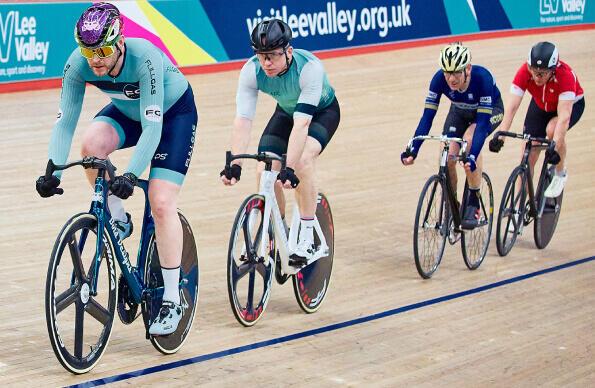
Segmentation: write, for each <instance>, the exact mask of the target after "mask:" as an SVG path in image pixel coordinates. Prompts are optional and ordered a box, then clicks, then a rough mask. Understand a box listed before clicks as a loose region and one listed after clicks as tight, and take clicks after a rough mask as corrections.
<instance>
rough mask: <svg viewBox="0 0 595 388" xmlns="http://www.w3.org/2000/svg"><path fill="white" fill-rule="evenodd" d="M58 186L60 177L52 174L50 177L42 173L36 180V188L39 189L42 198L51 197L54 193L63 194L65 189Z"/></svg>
mask: <svg viewBox="0 0 595 388" xmlns="http://www.w3.org/2000/svg"><path fill="white" fill-rule="evenodd" d="M58 186H60V179H59V178H58V177H57V176H54V175H51V176H50V177H49V178H46V176H45V175H42V176H40V177H39V178H37V181H35V190H37V192H38V193H39V195H40V196H41V197H42V198H47V197H51V196H52V195H54V194H58V195H62V194H63V193H64V190H63V189H61V188H59V187H58Z"/></svg>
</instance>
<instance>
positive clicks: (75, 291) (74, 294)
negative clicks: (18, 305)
mask: <svg viewBox="0 0 595 388" xmlns="http://www.w3.org/2000/svg"><path fill="white" fill-rule="evenodd" d="M98 247H99V249H100V250H101V252H99V257H100V260H99V261H96V260H95V257H96V255H97V249H98ZM94 289H95V290H94ZM116 302H117V284H116V268H115V258H114V252H113V250H112V244H110V242H109V236H108V234H107V231H106V232H104V233H103V239H102V241H97V218H96V217H95V216H94V215H92V214H88V213H81V214H78V215H76V216H74V217H72V218H71V219H70V220H69V221H68V222H67V223H66V225H64V227H63V228H62V231H61V232H60V234H59V235H58V238H57V239H56V242H55V244H54V248H53V250H52V255H51V257H50V262H49V266H48V272H47V278H46V289H45V312H46V323H47V329H48V334H49V338H50V343H51V344H52V349H53V350H54V353H55V354H56V357H57V358H58V361H59V362H60V364H62V366H63V367H64V368H66V370H68V371H70V372H72V373H75V374H80V373H85V372H88V371H89V370H91V369H92V368H93V367H94V366H95V365H96V364H97V363H98V362H99V360H100V359H101V356H102V355H103V353H104V351H105V349H106V347H107V345H108V343H109V339H110V336H111V332H112V325H113V323H114V316H115V309H116Z"/></svg>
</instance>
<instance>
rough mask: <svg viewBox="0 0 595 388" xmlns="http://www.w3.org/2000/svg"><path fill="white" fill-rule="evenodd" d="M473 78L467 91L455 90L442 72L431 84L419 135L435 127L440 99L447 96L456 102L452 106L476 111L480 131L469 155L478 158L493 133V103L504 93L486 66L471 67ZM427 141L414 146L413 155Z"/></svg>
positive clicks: (477, 129) (416, 134) (474, 136)
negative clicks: (489, 135) (491, 123)
mask: <svg viewBox="0 0 595 388" xmlns="http://www.w3.org/2000/svg"><path fill="white" fill-rule="evenodd" d="M470 77H471V79H470V81H469V86H468V87H467V89H466V90H465V91H462V92H460V91H458V90H452V89H451V88H450V87H449V86H448V83H447V82H446V79H445V78H444V73H443V72H442V70H438V71H437V72H436V74H434V77H432V81H431V82H430V90H429V91H428V95H427V97H426V104H425V108H424V113H423V115H422V117H421V119H420V120H419V124H418V126H417V129H416V130H415V136H423V135H427V134H428V133H429V132H430V128H431V127H432V122H433V121H434V117H435V116H436V112H437V110H438V105H439V104H440V97H441V96H442V95H443V94H444V95H445V96H446V97H448V99H450V100H451V101H452V104H453V105H454V106H455V107H456V108H458V109H462V110H466V111H476V112H477V115H476V124H477V126H476V128H475V133H474V135H473V142H472V144H471V150H470V152H469V155H473V156H474V157H475V158H476V159H477V157H478V156H479V152H480V151H481V148H482V147H483V143H484V141H485V139H486V137H487V136H488V134H489V133H490V131H491V125H490V117H491V116H492V108H493V104H495V103H496V102H498V100H500V98H501V96H500V90H499V89H498V86H496V80H495V79H494V77H493V76H492V73H490V71H489V70H488V69H486V68H485V67H483V66H479V65H473V66H472V67H471V75H470ZM422 143H423V141H421V140H420V141H415V142H414V143H413V149H412V151H413V153H415V154H417V153H418V152H419V148H420V147H421V144H422Z"/></svg>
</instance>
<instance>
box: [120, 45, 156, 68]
mask: <svg viewBox="0 0 595 388" xmlns="http://www.w3.org/2000/svg"><path fill="white" fill-rule="evenodd" d="M125 44H126V60H127V61H128V63H130V64H131V65H138V64H139V63H141V64H144V63H146V61H147V60H151V59H153V60H155V59H159V58H163V57H164V56H165V54H164V53H163V51H162V50H161V49H160V48H159V47H157V46H155V45H154V44H153V43H151V42H150V41H148V40H146V39H143V38H127V39H126V43H125ZM124 66H126V63H125V64H124Z"/></svg>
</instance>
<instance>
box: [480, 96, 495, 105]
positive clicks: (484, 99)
mask: <svg viewBox="0 0 595 388" xmlns="http://www.w3.org/2000/svg"><path fill="white" fill-rule="evenodd" d="M479 102H480V103H481V104H491V103H492V96H485V97H480V98H479Z"/></svg>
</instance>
